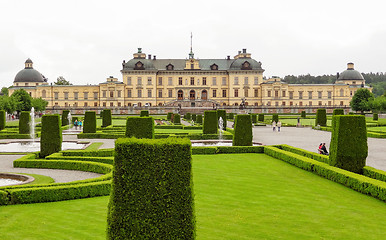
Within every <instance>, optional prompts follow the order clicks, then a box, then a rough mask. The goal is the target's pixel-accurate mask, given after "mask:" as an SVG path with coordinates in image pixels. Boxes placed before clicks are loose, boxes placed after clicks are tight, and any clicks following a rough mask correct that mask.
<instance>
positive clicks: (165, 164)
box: [107, 138, 195, 239]
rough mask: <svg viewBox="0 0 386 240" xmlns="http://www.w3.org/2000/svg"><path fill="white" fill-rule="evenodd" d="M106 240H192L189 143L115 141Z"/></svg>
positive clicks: (193, 222) (162, 140)
mask: <svg viewBox="0 0 386 240" xmlns="http://www.w3.org/2000/svg"><path fill="white" fill-rule="evenodd" d="M115 151H116V154H115V159H114V171H113V182H112V191H111V195H110V202H109V211H108V216H107V224H108V226H107V239H195V215H194V200H193V180H192V157H191V144H190V141H189V140H188V139H179V140H177V139H161V140H150V139H135V138H131V139H118V140H117V141H116V143H115Z"/></svg>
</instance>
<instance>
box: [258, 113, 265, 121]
mask: <svg viewBox="0 0 386 240" xmlns="http://www.w3.org/2000/svg"><path fill="white" fill-rule="evenodd" d="M257 120H258V121H259V122H264V113H259V117H258V119H257Z"/></svg>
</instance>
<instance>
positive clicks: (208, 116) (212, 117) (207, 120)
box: [202, 110, 218, 134]
mask: <svg viewBox="0 0 386 240" xmlns="http://www.w3.org/2000/svg"><path fill="white" fill-rule="evenodd" d="M202 131H203V133H204V134H217V132H218V121H217V111H215V110H212V111H205V112H204V124H203V128H202Z"/></svg>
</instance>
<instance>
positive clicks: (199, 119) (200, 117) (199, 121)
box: [196, 114, 202, 124]
mask: <svg viewBox="0 0 386 240" xmlns="http://www.w3.org/2000/svg"><path fill="white" fill-rule="evenodd" d="M196 122H197V123H199V124H202V115H201V114H198V115H197V121H196Z"/></svg>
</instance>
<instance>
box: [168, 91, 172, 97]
mask: <svg viewBox="0 0 386 240" xmlns="http://www.w3.org/2000/svg"><path fill="white" fill-rule="evenodd" d="M168 97H170V98H171V97H173V90H172V89H169V90H168Z"/></svg>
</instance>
